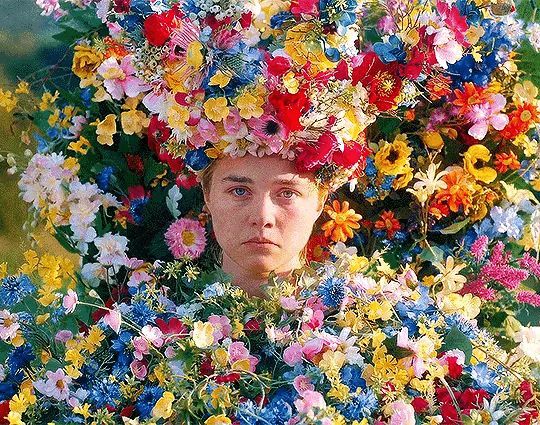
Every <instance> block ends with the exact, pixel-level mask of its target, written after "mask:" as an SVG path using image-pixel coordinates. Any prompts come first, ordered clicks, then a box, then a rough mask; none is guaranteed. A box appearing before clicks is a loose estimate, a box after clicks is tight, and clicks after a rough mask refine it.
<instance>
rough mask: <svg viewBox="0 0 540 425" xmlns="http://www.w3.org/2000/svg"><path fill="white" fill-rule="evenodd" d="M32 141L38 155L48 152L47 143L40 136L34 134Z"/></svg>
mask: <svg viewBox="0 0 540 425" xmlns="http://www.w3.org/2000/svg"><path fill="white" fill-rule="evenodd" d="M33 136H34V140H35V141H36V142H37V151H38V153H46V152H47V151H48V150H49V142H47V140H45V139H44V138H43V137H42V136H41V135H40V134H38V133H34V134H33Z"/></svg>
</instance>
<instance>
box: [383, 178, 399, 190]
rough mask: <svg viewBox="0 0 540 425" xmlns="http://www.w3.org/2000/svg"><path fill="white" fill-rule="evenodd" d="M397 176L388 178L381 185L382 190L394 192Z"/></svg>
mask: <svg viewBox="0 0 540 425" xmlns="http://www.w3.org/2000/svg"><path fill="white" fill-rule="evenodd" d="M395 178H396V176H386V177H385V178H384V180H383V182H382V184H381V189H382V190H392V183H393V182H394V179H395Z"/></svg>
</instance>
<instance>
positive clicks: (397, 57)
mask: <svg viewBox="0 0 540 425" xmlns="http://www.w3.org/2000/svg"><path fill="white" fill-rule="evenodd" d="M404 47H405V44H404V43H403V41H401V40H400V39H399V37H397V36H396V35H391V36H390V37H389V38H388V42H387V43H381V42H378V43H375V44H374V45H373V50H374V51H375V53H377V56H379V59H380V60H381V61H382V62H383V63H390V62H398V63H405V60H406V59H407V53H405V49H404Z"/></svg>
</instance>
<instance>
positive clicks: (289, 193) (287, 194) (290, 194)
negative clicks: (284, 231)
mask: <svg viewBox="0 0 540 425" xmlns="http://www.w3.org/2000/svg"><path fill="white" fill-rule="evenodd" d="M281 193H282V195H283V197H284V198H285V199H292V198H293V196H295V195H296V193H295V192H293V191H292V190H284V191H283V192H281Z"/></svg>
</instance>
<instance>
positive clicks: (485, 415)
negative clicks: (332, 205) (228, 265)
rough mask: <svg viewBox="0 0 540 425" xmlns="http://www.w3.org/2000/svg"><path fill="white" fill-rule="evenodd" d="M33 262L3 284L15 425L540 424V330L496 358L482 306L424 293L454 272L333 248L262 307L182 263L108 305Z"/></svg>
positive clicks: (55, 267) (121, 286) (117, 291)
mask: <svg viewBox="0 0 540 425" xmlns="http://www.w3.org/2000/svg"><path fill="white" fill-rule="evenodd" d="M27 259H28V262H27V263H26V264H24V265H23V266H22V267H21V268H20V274H18V275H15V276H8V277H5V278H4V279H3V281H2V292H3V294H2V295H3V297H2V299H3V303H4V306H7V307H8V308H9V310H6V309H3V310H1V311H0V314H1V315H2V318H3V324H2V327H1V328H0V329H1V337H2V340H3V343H4V344H6V345H7V344H9V345H11V346H12V348H11V350H10V351H9V353H8V356H7V360H6V363H5V366H4V368H3V375H4V378H3V384H2V394H3V397H4V398H5V399H6V401H5V402H2V404H0V408H3V413H4V414H5V415H6V417H7V421H6V423H8V422H9V423H10V424H11V423H24V422H23V421H24V420H26V421H28V422H27V423H46V422H49V423H50V421H54V423H55V424H68V423H69V424H72V423H96V424H108V423H110V424H113V423H119V422H120V420H123V421H124V423H130V424H135V423H148V424H158V423H182V424H184V423H185V424H189V423H192V424H201V423H204V424H233V423H234V424H267V423H276V424H277V423H279V424H341V423H342V424H345V423H352V424H367V423H376V424H400V425H403V424H415V423H418V422H420V423H433V424H454V423H463V424H482V423H490V424H516V423H519V424H532V423H533V421H534V420H535V419H534V418H536V417H538V409H539V406H538V399H537V395H536V394H535V392H534V389H533V388H534V386H535V385H536V381H535V379H537V378H534V377H533V375H532V369H533V368H534V367H535V366H534V362H535V361H538V360H539V359H538V350H539V347H538V344H539V338H538V329H539V328H526V327H522V328H521V329H519V330H517V331H516V336H515V340H516V341H519V344H516V345H515V348H514V349H512V350H508V351H505V350H503V349H502V348H501V347H500V346H499V345H498V344H497V342H496V341H495V340H494V338H493V336H492V335H490V334H489V332H487V331H486V330H483V329H481V328H479V327H478V324H477V322H476V320H474V319H473V318H474V317H475V316H477V315H478V312H479V306H478V305H474V303H472V302H465V303H462V304H461V305H460V306H458V305H457V303H455V304H454V306H453V307H452V312H449V311H448V305H447V304H446V302H444V301H441V300H440V299H439V300H438V299H437V298H438V293H437V291H433V288H434V287H433V286H431V287H429V286H426V285H425V284H424V283H423V282H426V281H429V280H430V278H432V279H434V280H435V281H439V282H441V283H442V284H443V285H445V286H449V285H452V284H453V283H455V282H456V281H458V280H459V278H460V277H461V276H459V275H458V274H456V275H453V276H448V275H446V276H443V277H441V276H424V277H422V278H419V277H418V275H417V274H416V272H415V270H414V268H412V267H410V266H409V265H407V266H405V267H403V268H402V269H400V270H393V269H391V268H389V267H388V264H386V263H385V261H384V259H383V257H382V256H380V255H377V254H376V255H374V256H372V258H371V259H369V260H368V259H367V258H365V257H362V256H358V255H357V254H356V252H355V251H354V249H351V248H346V247H345V246H344V245H343V244H338V245H337V246H336V247H335V248H334V253H333V258H332V261H328V262H326V263H312V267H309V268H308V267H306V268H305V269H303V270H298V271H297V273H296V274H295V276H294V277H292V278H291V279H290V280H285V281H283V280H281V279H278V278H276V279H275V280H274V281H273V282H271V284H269V285H268V287H267V294H268V299H265V300H263V299H260V298H252V297H251V298H250V297H248V296H246V294H245V293H244V292H243V291H242V290H241V289H240V288H238V287H235V286H234V285H231V283H230V282H228V281H227V278H226V276H224V275H223V274H220V273H219V272H214V273H209V274H206V275H203V276H200V277H199V278H197V279H192V280H189V279H187V276H186V274H185V272H182V267H181V265H178V264H177V265H176V266H173V265H172V264H169V265H167V266H165V267H162V266H160V265H153V266H152V265H151V264H148V263H143V262H142V261H137V260H132V261H131V262H130V264H129V265H128V266H126V270H125V273H124V272H123V273H120V275H116V276H114V277H113V278H111V280H110V281H109V283H110V285H111V295H110V296H109V297H108V298H107V299H103V298H101V297H100V296H99V295H98V294H97V293H95V291H90V292H89V293H85V292H84V291H81V290H80V289H78V288H79V286H78V285H77V284H76V282H74V281H73V279H74V277H73V266H72V265H69V264H65V263H63V262H62V260H61V259H60V258H54V257H51V256H43V257H41V258H38V257H37V256H36V255H35V253H28V254H27ZM34 275H36V276H39V278H40V279H34ZM122 275H123V276H124V277H123V278H121V277H120V276H122ZM73 288H75V289H76V290H74V289H73ZM30 303H31V304H32V305H34V306H36V308H35V309H32V310H29V309H28V306H29V305H30ZM29 311H35V313H33V314H30V313H29ZM88 315H90V317H89V318H88ZM82 317H86V320H85V321H84V322H83V321H82V320H81V318H82ZM88 319H89V320H88ZM536 370H538V369H536ZM32 388H33V391H32ZM9 400H10V401H9ZM8 412H9V413H8Z"/></svg>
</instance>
